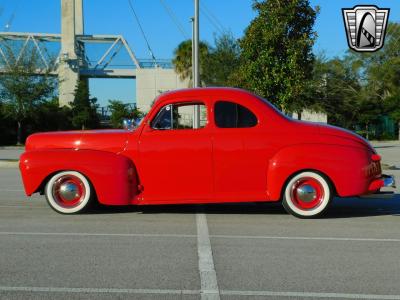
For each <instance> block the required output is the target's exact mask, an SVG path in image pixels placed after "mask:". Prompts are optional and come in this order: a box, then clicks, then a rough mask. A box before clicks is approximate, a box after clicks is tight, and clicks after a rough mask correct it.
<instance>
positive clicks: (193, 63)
mask: <svg viewBox="0 0 400 300" xmlns="http://www.w3.org/2000/svg"><path fill="white" fill-rule="evenodd" d="M190 22H191V23H192V87H196V86H195V83H194V77H195V75H194V65H195V62H194V17H191V18H190Z"/></svg>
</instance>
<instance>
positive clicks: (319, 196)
mask: <svg viewBox="0 0 400 300" xmlns="http://www.w3.org/2000/svg"><path fill="white" fill-rule="evenodd" d="M332 197H333V192H332V187H331V184H330V183H329V180H328V179H326V178H325V176H323V175H321V174H319V173H316V172H312V171H306V172H301V173H298V174H296V175H295V176H293V177H292V178H291V179H290V180H289V181H288V182H287V184H286V186H285V190H284V193H283V206H284V208H285V209H286V211H287V212H289V213H290V214H292V215H294V216H296V217H299V218H313V217H317V216H320V215H322V214H323V213H325V212H326V210H327V208H328V207H329V204H330V202H331V200H332Z"/></svg>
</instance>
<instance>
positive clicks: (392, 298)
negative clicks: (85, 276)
mask: <svg viewBox="0 0 400 300" xmlns="http://www.w3.org/2000/svg"><path fill="white" fill-rule="evenodd" d="M1 292H30V293H87V294H89V293H90V294H143V295H145V294H153V295H156V294H158V295H199V294H200V295H201V298H202V299H215V298H210V297H209V296H210V295H205V294H203V290H201V291H199V290H176V289H123V288H66V287H34V286H33V287H29V286H0V293H1ZM219 293H220V294H221V295H224V296H253V297H255V296H259V297H295V298H334V299H376V300H400V295H378V294H351V293H313V292H275V291H240V290H220V291H219ZM203 295H205V296H206V297H204V298H203ZM214 295H218V294H212V295H211V296H214ZM218 297H219V296H218Z"/></svg>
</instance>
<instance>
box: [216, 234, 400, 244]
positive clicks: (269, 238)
mask: <svg viewBox="0 0 400 300" xmlns="http://www.w3.org/2000/svg"><path fill="white" fill-rule="evenodd" d="M211 238H223V239H258V240H305V241H344V242H394V243H399V242H400V239H389V238H385V239H379V238H347V237H307V236H263V235H211Z"/></svg>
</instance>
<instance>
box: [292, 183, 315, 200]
mask: <svg viewBox="0 0 400 300" xmlns="http://www.w3.org/2000/svg"><path fill="white" fill-rule="evenodd" d="M296 192H297V197H298V198H299V200H301V201H303V202H311V201H314V200H315V198H316V197H317V192H316V190H315V188H314V187H312V186H311V185H309V184H304V185H301V186H299V187H298V188H297V190H296Z"/></svg>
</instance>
